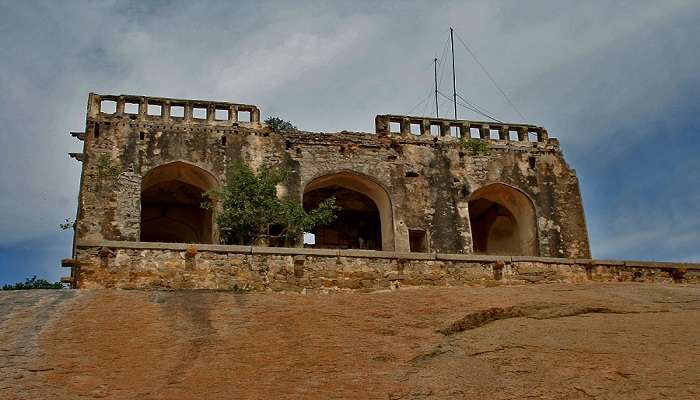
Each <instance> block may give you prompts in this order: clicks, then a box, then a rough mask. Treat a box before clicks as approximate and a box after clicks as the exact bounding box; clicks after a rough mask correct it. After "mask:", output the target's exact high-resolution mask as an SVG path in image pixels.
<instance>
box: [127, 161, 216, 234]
mask: <svg viewBox="0 0 700 400" xmlns="http://www.w3.org/2000/svg"><path fill="white" fill-rule="evenodd" d="M218 187H219V182H218V180H217V179H216V177H215V176H214V175H213V174H211V173H210V172H208V171H206V170H205V169H203V168H201V167H198V166H196V165H194V164H190V163H188V162H185V161H173V162H169V163H167V164H162V165H159V166H157V167H155V168H153V169H151V170H150V171H148V172H147V173H146V174H145V175H144V176H143V179H142V181H141V240H142V241H145V242H177V243H215V242H216V239H217V237H218V233H217V232H216V229H215V223H214V215H213V212H212V210H211V209H210V210H205V209H203V208H201V207H200V204H201V202H202V194H203V193H205V192H206V191H208V190H210V189H215V188H218Z"/></svg>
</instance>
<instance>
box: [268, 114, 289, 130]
mask: <svg viewBox="0 0 700 400" xmlns="http://www.w3.org/2000/svg"><path fill="white" fill-rule="evenodd" d="M265 125H267V127H268V128H270V130H272V131H273V132H296V130H297V128H296V126H294V125H292V123H291V122H288V121H285V120H283V119H281V118H277V117H269V118H268V119H266V120H265Z"/></svg>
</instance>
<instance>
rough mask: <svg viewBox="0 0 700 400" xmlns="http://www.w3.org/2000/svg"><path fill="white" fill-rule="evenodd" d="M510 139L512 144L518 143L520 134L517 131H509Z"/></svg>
mask: <svg viewBox="0 0 700 400" xmlns="http://www.w3.org/2000/svg"><path fill="white" fill-rule="evenodd" d="M508 139H510V140H511V141H512V142H517V141H518V132H517V131H508Z"/></svg>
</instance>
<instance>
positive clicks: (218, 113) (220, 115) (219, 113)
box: [214, 108, 228, 121]
mask: <svg viewBox="0 0 700 400" xmlns="http://www.w3.org/2000/svg"><path fill="white" fill-rule="evenodd" d="M214 119H215V120H217V121H228V110H224V109H220V108H217V109H216V110H214Z"/></svg>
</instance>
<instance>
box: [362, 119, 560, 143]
mask: <svg viewBox="0 0 700 400" xmlns="http://www.w3.org/2000/svg"><path fill="white" fill-rule="evenodd" d="M374 123H375V130H376V133H377V135H380V136H389V135H399V136H403V137H407V138H408V137H413V138H417V139H433V138H434V137H438V136H439V137H455V138H465V139H468V138H478V139H490V140H502V141H513V142H540V143H544V144H546V143H547V140H548V139H549V136H548V135H547V130H546V129H545V128H543V127H540V126H535V125H528V124H511V123H501V122H484V121H470V120H457V119H446V118H428V117H416V116H408V115H388V114H387V115H377V116H376V118H375V120H374Z"/></svg>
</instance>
